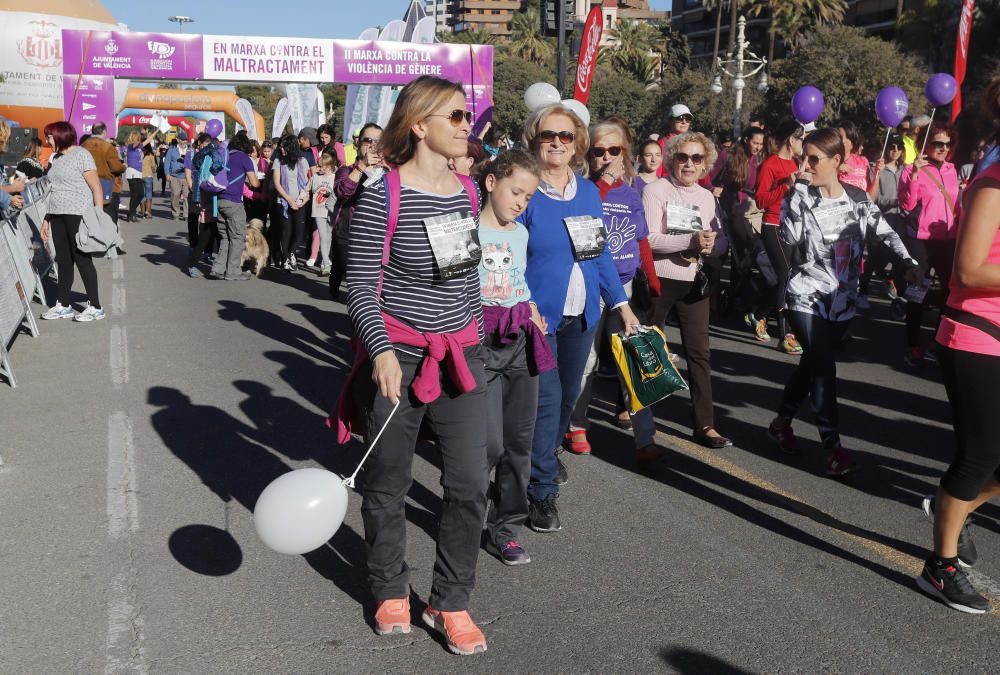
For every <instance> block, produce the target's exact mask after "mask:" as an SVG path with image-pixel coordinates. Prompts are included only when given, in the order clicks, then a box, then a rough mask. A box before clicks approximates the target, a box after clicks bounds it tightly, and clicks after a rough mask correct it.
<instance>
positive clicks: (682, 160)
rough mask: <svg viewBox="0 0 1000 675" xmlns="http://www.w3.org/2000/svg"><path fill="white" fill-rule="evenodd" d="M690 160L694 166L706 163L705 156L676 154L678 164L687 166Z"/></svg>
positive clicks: (675, 159)
mask: <svg viewBox="0 0 1000 675" xmlns="http://www.w3.org/2000/svg"><path fill="white" fill-rule="evenodd" d="M689 159H690V160H691V163H692V164H701V163H702V162H704V161H705V155H689V154H687V153H686V152H677V153H674V161H675V162H677V163H678V164H687V163H688V160H689Z"/></svg>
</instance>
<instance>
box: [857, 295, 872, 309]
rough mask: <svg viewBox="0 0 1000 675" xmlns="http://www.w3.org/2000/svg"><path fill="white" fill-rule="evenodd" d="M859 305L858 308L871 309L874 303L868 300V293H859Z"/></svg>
mask: <svg viewBox="0 0 1000 675" xmlns="http://www.w3.org/2000/svg"><path fill="white" fill-rule="evenodd" d="M857 307H858V309H871V308H872V303H871V302H869V301H868V296H867V295H859V296H858V304H857Z"/></svg>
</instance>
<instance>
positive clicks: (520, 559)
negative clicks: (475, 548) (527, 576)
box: [486, 539, 531, 565]
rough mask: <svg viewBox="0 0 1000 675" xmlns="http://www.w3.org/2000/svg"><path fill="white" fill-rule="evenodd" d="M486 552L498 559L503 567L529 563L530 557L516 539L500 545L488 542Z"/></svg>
mask: <svg viewBox="0 0 1000 675" xmlns="http://www.w3.org/2000/svg"><path fill="white" fill-rule="evenodd" d="M486 552H487V553H489V554H490V555H493V556H496V557H497V558H499V559H500V562H502V563H503V564H504V565H527V564H528V563H530V562H531V556H530V555H528V552H527V551H525V550H524V546H522V545H521V542H519V541H518V540H517V539H511V540H510V541H505V542H503V543H502V544H500V545H497V544H494V543H493V542H492V541H488V542H486Z"/></svg>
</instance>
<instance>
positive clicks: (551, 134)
mask: <svg viewBox="0 0 1000 675" xmlns="http://www.w3.org/2000/svg"><path fill="white" fill-rule="evenodd" d="M557 138H558V139H559V141H560V142H562V143H564V144H568V143H572V142H573V141H575V140H576V134H574V133H573V132H572V131H552V130H551V129H546V130H545V131H539V132H538V140H539V141H541V142H542V143H551V142H552V141H554V140H556V139H557Z"/></svg>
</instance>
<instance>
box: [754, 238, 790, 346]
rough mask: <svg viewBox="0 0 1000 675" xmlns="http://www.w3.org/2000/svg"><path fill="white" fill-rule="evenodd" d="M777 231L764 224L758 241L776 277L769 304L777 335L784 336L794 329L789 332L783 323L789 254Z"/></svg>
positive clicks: (762, 317)
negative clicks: (774, 315)
mask: <svg viewBox="0 0 1000 675" xmlns="http://www.w3.org/2000/svg"><path fill="white" fill-rule="evenodd" d="M779 229H780V228H779V226H778V225H771V224H769V223H764V225H763V227H761V228H760V240H761V242H763V244H764V250H765V251H766V252H767V259H768V260H770V261H771V267H772V268H773V269H774V274H775V275H776V276H777V277H778V283H777V284H775V286H774V298H773V302H771V303H770V304H771V308H772V311H773V312H775V313H776V318H777V321H778V333H779V334H780V335H781V336H785V335H786V334H788V333H789V332H795V331H794V329H793V330H789V328H788V325H787V324H788V322H787V321H785V287H786V286H788V271H789V269H790V265H789V262H788V261H789V259H790V258H791V254H790V252H789V250H788V246H786V245H785V242H783V241H781V237H780V236H779V234H778V230H779ZM757 318H758V319H765V318H767V317H766V316H758V317H757Z"/></svg>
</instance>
